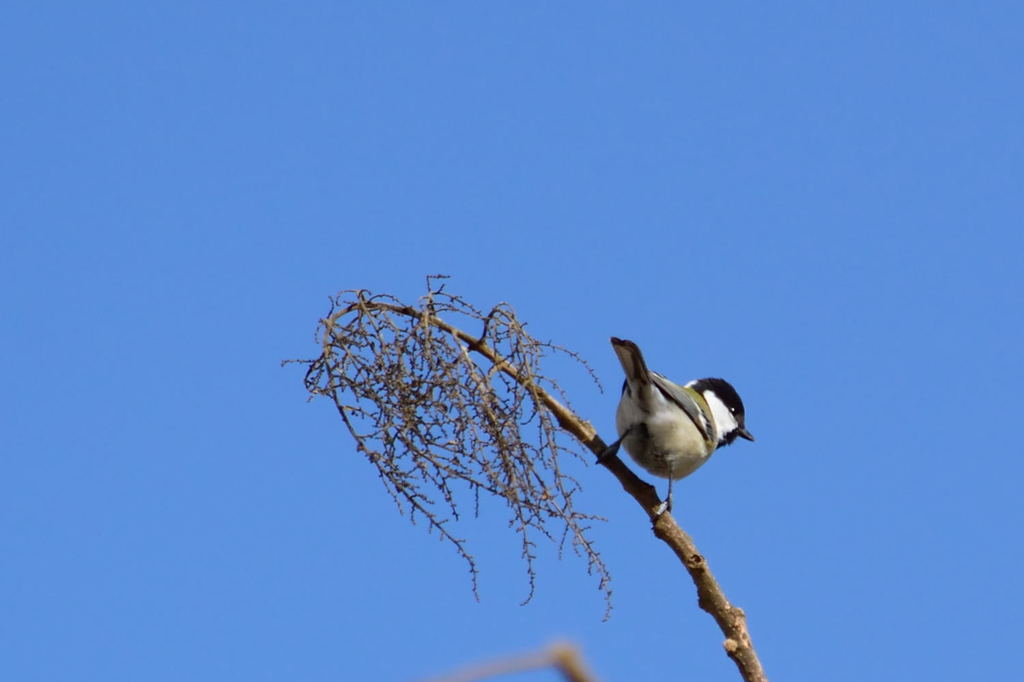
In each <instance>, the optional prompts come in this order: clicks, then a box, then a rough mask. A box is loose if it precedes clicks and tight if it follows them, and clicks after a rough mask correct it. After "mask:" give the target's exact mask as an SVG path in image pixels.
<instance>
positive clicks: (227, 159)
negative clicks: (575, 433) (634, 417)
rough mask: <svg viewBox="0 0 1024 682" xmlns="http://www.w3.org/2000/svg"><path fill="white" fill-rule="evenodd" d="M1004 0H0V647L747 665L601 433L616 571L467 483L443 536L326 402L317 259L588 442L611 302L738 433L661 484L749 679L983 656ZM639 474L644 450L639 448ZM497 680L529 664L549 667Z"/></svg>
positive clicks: (998, 669) (994, 606) (1019, 167)
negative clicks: (735, 626) (571, 409)
mask: <svg viewBox="0 0 1024 682" xmlns="http://www.w3.org/2000/svg"><path fill="white" fill-rule="evenodd" d="M1022 29H1024V10H1022V9H1021V8H1020V6H1019V5H1017V4H1015V3H984V4H980V5H979V4H975V5H969V4H967V3H881V2H865V3H856V5H855V6H850V7H846V6H843V7H840V6H838V5H836V4H835V3H831V4H822V3H812V2H806V3H798V2H788V3H774V4H771V5H766V4H764V3H753V2H740V3H724V4H723V3H717V4H715V6H714V7H711V6H708V7H696V6H695V5H694V6H692V7H685V6H682V5H681V4H679V3H647V4H639V5H638V4H637V3H624V2H623V3H607V2H590V3H585V4H584V3H568V4H563V5H561V6H558V7H550V6H541V5H539V4H532V5H524V4H523V3H449V4H446V5H437V4H430V5H429V6H428V4H426V3H384V2H382V3H327V2H307V3H301V4H300V6H296V5H294V4H292V5H289V4H285V3H279V4H278V3H231V2H228V3H220V4H217V5H210V4H209V3H195V2H175V3H161V2H154V3H88V4H81V3H79V4H75V3H45V2H44V3H40V2H33V3H25V2H15V3H11V4H9V5H8V6H7V7H6V8H5V9H4V11H3V21H2V22H0V54H2V59H0V79H2V83H3V92H2V99H3V106H2V107H0V123H2V125H0V137H2V142H3V149H4V153H3V154H2V155H0V181H2V185H3V187H4V192H3V194H4V200H3V201H2V202H0V225H2V226H3V227H2V230H0V284H2V292H3V294H2V305H3V314H4V318H5V320H6V323H5V324H4V326H3V334H2V336H0V350H2V352H3V356H4V358H5V362H4V363H2V366H0V381H2V385H3V386H4V388H5V390H4V391H3V395H2V397H0V401H2V405H0V407H2V410H0V414H2V417H0V424H2V428H0V436H2V441H3V447H2V451H3V456H2V458H0V466H2V471H0V541H2V543H3V551H2V553H0V609H2V612H3V614H4V617H3V618H2V619H0V677H2V678H3V679H10V680H22V681H34V680H41V681H42V680H106V681H114V680H139V679H145V680H150V681H154V682H156V681H160V680H222V679H246V680H282V679H295V680H382V681H384V682H388V681H395V682H401V681H405V680H414V679H418V678H423V677H429V676H433V675H440V674H442V673H444V672H446V671H449V670H452V669H455V668H457V667H459V666H461V665H463V664H466V663H470V662H473V661H478V660H486V659H488V658H490V657H493V656H504V655H508V654H512V653H517V652H520V651H527V650H532V649H535V648H538V647H540V646H543V645H546V644H547V643H549V642H551V641H553V640H554V639H560V638H567V639H570V640H572V641H575V642H577V643H579V644H580V645H581V646H582V647H583V650H584V653H585V655H586V657H587V659H588V661H589V662H590V664H591V665H592V667H593V668H594V669H595V671H596V672H597V673H598V674H599V675H601V677H602V679H605V680H627V679H629V680H654V679H662V680H663V679H683V678H686V679H709V680H710V679H715V680H718V679H722V680H731V679H737V676H736V674H735V670H734V669H733V667H732V664H731V663H730V662H729V661H728V659H726V657H725V656H724V655H723V654H722V652H721V648H720V646H721V635H720V633H718V631H717V630H716V629H715V627H714V625H713V623H712V621H711V619H710V618H709V617H708V616H707V615H705V614H704V613H703V612H700V611H698V610H697V608H696V604H695V597H694V593H693V588H692V585H691V584H690V582H689V580H688V578H687V577H686V576H685V575H684V574H683V573H682V572H681V571H680V568H679V566H678V565H677V564H676V562H675V561H674V559H673V558H672V556H671V555H670V554H669V552H668V550H667V549H666V548H665V547H664V546H663V545H661V544H660V543H659V542H657V541H656V540H654V539H653V538H652V537H651V535H650V533H649V530H648V522H647V520H646V518H645V516H644V514H643V512H642V511H641V510H640V509H639V508H638V507H636V505H635V503H633V502H632V500H630V499H628V498H626V497H625V496H624V495H623V493H622V492H621V490H620V489H619V488H618V485H617V483H615V481H614V480H612V479H611V477H610V476H609V475H608V474H607V472H605V471H603V470H601V469H600V468H597V467H593V466H591V467H583V466H578V471H576V472H575V473H576V474H577V475H578V477H579V478H580V479H581V480H582V481H583V482H584V484H585V492H584V493H583V494H582V495H581V498H580V500H579V501H578V503H579V504H580V505H581V506H584V507H585V508H587V509H588V510H590V511H592V512H594V513H597V514H601V515H603V516H605V517H607V519H608V521H607V523H604V524H601V525H600V526H599V527H598V528H596V536H597V539H598V542H599V546H600V548H601V550H602V551H603V554H604V558H605V560H606V562H607V563H608V565H609V568H610V569H611V571H612V575H613V580H614V582H613V589H614V611H613V614H612V617H611V619H610V620H609V621H608V622H602V620H601V617H602V615H603V610H604V604H603V603H602V601H601V597H600V594H599V592H598V591H597V589H596V581H595V579H593V578H592V577H590V576H587V575H586V573H585V565H584V564H583V562H581V561H580V560H577V559H574V558H573V557H571V556H570V557H566V558H564V559H563V560H559V559H558V557H557V553H556V552H555V551H554V549H553V548H550V547H543V548H541V551H540V563H539V570H540V579H539V582H538V585H537V592H536V596H535V598H534V600H533V601H532V602H531V603H530V604H528V605H526V606H520V604H519V603H520V601H521V600H522V599H523V598H524V597H525V595H526V593H527V590H528V587H527V582H526V577H525V574H524V571H523V568H522V565H521V563H520V562H519V561H518V555H517V546H516V538H515V537H514V536H513V535H511V534H510V533H509V531H507V529H506V528H505V524H504V521H503V518H504V517H503V514H502V509H501V507H500V505H497V504H495V503H490V504H485V505H484V506H483V509H482V513H481V518H479V519H476V520H471V521H468V522H466V523H464V524H463V526H462V527H461V528H460V531H461V532H462V533H463V534H464V535H465V536H467V537H468V538H469V539H470V542H471V544H470V547H471V550H472V551H474V553H475V554H476V556H477V558H478V559H479V561H480V565H481V570H482V575H481V583H480V590H481V600H480V602H479V603H478V602H476V601H475V600H474V599H473V597H472V594H471V592H470V588H469V582H468V576H467V574H466V571H465V566H464V565H463V564H462V563H461V562H460V560H459V559H458V557H457V556H456V555H455V554H454V553H453V552H451V551H450V550H449V548H448V547H447V546H445V545H442V544H440V543H439V542H438V541H437V539H436V538H435V537H433V536H428V535H427V534H426V533H425V532H424V530H425V529H424V528H423V527H422V526H411V525H410V524H409V523H408V521H407V520H406V519H404V518H402V517H400V516H399V515H398V514H397V513H396V512H395V509H394V507H393V504H392V503H391V501H390V498H388V497H387V496H386V494H385V493H384V490H383V488H382V487H381V485H380V484H379V482H378V480H377V478H376V475H375V473H374V470H373V469H372V467H371V466H370V464H369V463H367V462H366V461H364V460H362V459H361V458H360V456H359V455H358V454H357V453H355V452H354V450H353V448H352V444H351V443H350V442H349V441H348V440H347V437H346V435H345V433H344V432H343V430H342V428H341V425H340V423H338V422H337V419H336V416H335V414H334V413H333V411H332V409H331V407H330V406H329V405H328V404H327V403H326V402H322V401H321V402H313V403H307V402H306V401H305V397H306V396H305V394H304V391H303V388H302V383H301V379H302V372H301V370H299V369H298V368H296V367H286V368H283V369H282V368H281V367H280V366H279V362H280V360H282V359H284V358H292V357H307V356H310V355H312V354H314V353H315V352H316V347H315V345H314V343H313V339H312V333H313V329H314V327H315V324H316V321H317V319H318V318H319V316H321V315H323V314H324V313H325V312H326V310H327V297H328V295H330V294H333V293H335V292H336V291H338V290H340V289H347V288H368V289H371V290H374V291H383V292H390V293H393V294H396V295H398V296H400V297H402V298H407V299H415V298H416V297H417V296H418V295H419V294H420V293H421V292H422V290H423V279H424V276H425V275H427V274H432V273H446V274H449V275H451V276H452V279H451V280H450V284H449V287H450V288H451V289H452V290H453V291H457V292H459V293H461V294H463V295H464V296H466V297H467V298H468V299H470V300H471V301H472V302H474V303H476V304H477V305H479V306H481V307H486V306H489V305H491V304H493V303H496V302H498V301H508V302H509V303H510V304H511V305H512V306H513V307H514V308H515V309H516V310H517V311H518V313H519V314H520V316H521V317H522V318H523V319H525V320H527V321H528V322H529V324H530V329H531V330H532V332H533V333H534V334H535V335H537V336H539V337H542V338H550V339H552V340H554V341H556V342H558V343H561V344H563V345H566V346H568V347H571V348H573V349H575V350H577V351H578V352H579V353H581V354H582V355H583V356H584V357H585V358H587V359H588V360H589V361H590V362H591V363H592V364H593V366H594V368H595V370H596V371H597V373H598V374H599V376H600V377H601V379H602V380H603V381H604V384H605V387H606V392H605V393H604V394H601V393H599V392H598V391H597V390H596V389H595V387H594V386H593V384H591V383H590V382H589V380H588V379H587V377H586V376H585V375H584V374H582V373H581V372H578V371H577V370H574V369H572V368H567V367H561V366H559V371H560V372H564V374H562V375H561V376H560V378H561V379H562V383H563V385H564V386H565V387H566V388H567V389H568V390H569V391H570V393H571V396H572V398H573V404H574V406H575V407H576V409H577V410H578V411H579V412H580V413H581V414H582V415H583V416H584V417H586V418H587V419H589V420H591V421H592V422H593V423H594V424H595V425H596V426H597V427H598V428H599V429H600V430H601V432H602V434H604V435H605V436H606V437H610V436H611V435H612V430H613V428H614V420H613V414H614V407H615V402H616V399H617V398H616V389H617V386H618V384H619V382H620V380H621V378H620V377H621V370H620V369H619V368H618V364H617V362H616V361H615V358H614V355H613V354H612V352H611V348H610V346H609V344H608V337H609V336H611V335H616V336H622V337H626V338H631V339H634V340H635V341H637V342H638V343H639V344H640V345H641V347H642V348H643V349H644V350H645V352H646V354H647V357H648V361H649V362H650V364H651V365H652V366H653V367H654V368H656V369H658V370H659V371H661V372H663V373H664V374H667V375H669V376H670V377H673V378H676V379H678V380H680V381H683V380H687V379H690V378H695V377H699V376H708V375H713V376H725V377H727V378H729V379H730V380H731V381H732V382H733V383H734V384H735V385H736V386H737V388H738V389H739V390H740V392H741V393H742V395H743V397H744V399H745V402H746V404H747V414H748V421H747V423H748V426H749V428H750V429H751V430H752V431H753V432H754V434H755V435H756V436H757V438H758V440H757V442H756V443H746V442H741V443H739V444H737V445H735V446H733V447H730V448H728V449H726V450H724V451H722V452H720V453H718V454H716V456H715V457H714V458H713V459H712V461H711V462H709V464H708V465H707V466H705V467H704V468H702V469H701V470H700V471H698V472H697V473H696V474H694V475H693V476H692V477H690V478H688V479H685V480H684V481H683V482H681V483H680V484H679V485H678V486H677V487H676V495H677V497H676V512H677V513H676V515H677V518H679V519H680V522H681V523H682V525H683V526H684V527H685V528H687V529H688V530H689V531H690V532H691V533H692V534H693V535H694V537H695V539H696V541H697V543H698V545H699V546H700V547H701V549H702V550H703V551H704V552H705V553H706V555H707V557H708V560H709V561H710V562H711V565H712V567H713V569H714V570H715V572H716V573H717V575H718V577H719V579H720V581H721V582H722V584H723V586H724V588H725V589H726V592H727V594H728V595H729V596H730V597H731V598H732V599H733V600H734V601H735V602H736V603H737V604H739V605H741V606H742V607H744V608H745V609H746V610H747V612H748V614H749V618H750V626H751V631H752V634H753V636H754V639H755V642H756V644H757V646H758V649H759V653H760V655H761V658H762V661H763V663H764V665H765V666H766V669H767V671H768V673H769V675H770V676H771V677H772V678H773V679H779V680H782V679H786V680H817V679H822V677H826V678H828V679H830V680H864V679H903V678H907V677H913V678H917V679H935V680H958V679H964V678H970V679H999V678H1006V677H1009V676H1012V674H1015V673H1016V670H1017V666H1016V663H1015V661H1014V659H1013V658H1012V656H1011V655H1010V652H1012V651H1014V650H1015V647H1016V646H1017V644H1018V640H1019V639H1020V632H1021V626H1020V623H1019V617H1018V614H1019V612H1020V611H1021V609H1022V607H1024V591H1022V588H1021V584H1020V579H1019V575H1018V574H1019V569H1018V566H1019V565H1020V562H1021V559H1022V556H1021V549H1020V546H1019V545H1020V542H1019V537H1020V532H1021V527H1022V521H1024V519H1022V513H1021V504H1020V492H1019V489H1018V488H1019V481H1020V480H1021V478H1022V474H1024V458H1022V457H1021V455H1022V452H1021V446H1020V434H1019V431H1020V418H1019V407H1020V397H1019V396H1020V391H1019V385H1020V384H1021V382H1022V381H1024V376H1022V374H1024V373H1022V366H1021V360H1020V346H1021V335H1022V318H1021V303H1020V298H1021V292H1022V291H1024V282H1022V279H1024V278H1022V275H1021V260H1022V248H1024V236H1022V231H1021V215H1022V208H1024V206H1022V203H1024V202H1022V199H1021V177H1022V172H1024V161H1022V159H1024V155H1022V152H1024V146H1022V142H1024V134H1022V125H1021V121H1024V96H1022V91H1021V86H1020V82H1021V73H1022V65H1024V59H1022V57H1024V43H1022V41H1021V40H1020V36H1021V31H1022ZM659 485H663V482H660V481H659ZM508 679H509V680H523V681H524V682H530V681H533V680H536V681H543V680H553V679H556V678H555V676H554V675H553V674H552V673H534V674H532V675H520V676H517V677H509V678H508Z"/></svg>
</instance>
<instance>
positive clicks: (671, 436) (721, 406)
mask: <svg viewBox="0 0 1024 682" xmlns="http://www.w3.org/2000/svg"><path fill="white" fill-rule="evenodd" d="M611 342H612V348H613V349H614V350H615V355H617V356H618V358H619V362H620V363H621V364H622V369H623V371H624V372H625V373H626V381H625V382H624V383H623V384H622V398H621V399H620V400H619V407H618V409H617V410H616V412H615V429H616V430H617V431H618V433H619V439H618V440H617V441H615V442H614V443H612V444H611V445H609V446H608V448H607V449H606V450H605V452H604V453H603V455H602V456H607V455H610V454H614V453H615V452H617V451H618V449H619V445H620V444H621V445H624V446H625V447H626V452H628V453H629V455H630V456H631V457H632V458H633V459H634V460H635V461H636V463H637V464H639V465H640V466H642V467H643V468H644V469H646V470H647V471H649V472H650V473H652V474H654V475H655V476H661V477H663V478H667V479H668V499H667V500H666V501H665V503H664V504H663V506H662V509H661V510H659V512H658V514H659V515H660V514H661V513H662V512H663V511H670V510H671V509H672V481H673V480H676V479H680V478H683V477H684V476H689V475H690V474H692V473H693V472H694V471H696V470H697V468H698V467H700V465H701V464H703V463H704V462H706V461H707V460H708V458H709V457H710V456H711V453H713V452H714V451H715V450H716V449H717V448H719V447H721V446H723V445H729V444H730V443H732V442H733V441H734V440H736V438H737V437H739V438H745V439H747V440H754V437H753V436H752V435H750V432H749V431H747V428H746V426H745V425H744V419H745V415H744V412H743V401H742V400H740V396H739V394H738V393H737V392H736V389H734V388H733V387H732V385H731V384H730V383H729V382H728V381H726V380H725V379H696V380H694V381H691V382H690V383H688V384H686V385H685V386H680V385H679V384H674V383H672V382H671V381H669V380H668V379H666V378H665V377H663V376H661V375H660V374H658V373H657V372H652V371H650V370H648V369H647V363H646V362H644V356H643V354H641V353H640V349H639V348H638V347H637V345H636V344H635V343H633V342H632V341H626V340H625V339H617V338H615V337H614V336H613V337H612V339H611Z"/></svg>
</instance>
